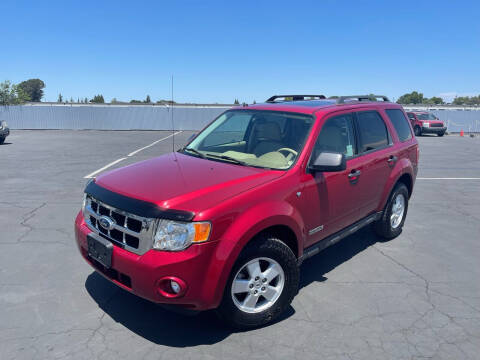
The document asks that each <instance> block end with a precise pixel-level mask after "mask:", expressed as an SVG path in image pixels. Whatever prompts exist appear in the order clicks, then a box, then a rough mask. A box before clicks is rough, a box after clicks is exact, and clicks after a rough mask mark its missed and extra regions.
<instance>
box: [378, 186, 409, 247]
mask: <svg viewBox="0 0 480 360" xmlns="http://www.w3.org/2000/svg"><path fill="white" fill-rule="evenodd" d="M407 210H408V189H407V187H406V186H405V184H404V183H401V182H400V183H397V185H395V188H394V189H393V191H392V194H391V195H390V198H389V199H388V202H387V205H386V206H385V210H384V211H383V214H382V217H381V218H380V220H378V221H376V222H375V223H374V230H375V232H376V233H377V235H378V236H380V237H382V238H384V239H387V240H390V239H393V238H396V237H397V236H398V235H400V234H401V233H402V229H403V224H404V223H405V218H406V217H407Z"/></svg>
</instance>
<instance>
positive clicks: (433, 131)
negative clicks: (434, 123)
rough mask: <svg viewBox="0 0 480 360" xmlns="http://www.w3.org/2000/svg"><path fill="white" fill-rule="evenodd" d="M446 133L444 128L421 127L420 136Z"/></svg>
mask: <svg viewBox="0 0 480 360" xmlns="http://www.w3.org/2000/svg"><path fill="white" fill-rule="evenodd" d="M446 131H447V128H446V127H422V134H441V133H444V132H446Z"/></svg>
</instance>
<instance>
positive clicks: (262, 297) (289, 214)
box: [75, 95, 418, 328]
mask: <svg viewBox="0 0 480 360" xmlns="http://www.w3.org/2000/svg"><path fill="white" fill-rule="evenodd" d="M376 98H379V99H382V101H372V98H371V96H346V97H340V98H338V99H336V100H330V99H325V97H324V96H320V95H317V96H315V95H287V96H274V97H272V98H270V99H269V100H268V101H267V102H266V103H264V104H257V105H253V106H244V107H237V108H233V109H231V110H228V111H226V112H224V113H223V114H222V115H220V116H219V117H218V118H216V119H215V120H214V121H213V122H212V123H210V124H209V125H208V126H207V127H206V128H205V129H203V130H202V131H201V132H200V133H199V134H198V135H196V136H195V137H194V138H193V139H192V140H191V141H190V143H189V144H188V145H187V146H185V147H184V148H182V149H181V150H179V151H178V152H175V153H170V154H166V155H162V156H160V157H158V158H154V159H151V160H146V161H143V162H139V163H136V164H133V165H130V166H127V167H124V168H120V169H116V170H113V171H110V172H108V173H106V174H104V175H101V176H99V177H98V178H97V179H95V180H94V181H91V182H90V183H89V184H88V185H87V187H86V189H85V198H84V203H83V208H82V210H81V211H80V212H79V214H78V216H77V218H76V221H75V233H76V241H77V244H78V248H79V250H80V252H81V254H82V256H83V257H84V258H85V259H86V261H87V262H88V263H89V264H90V265H92V266H93V267H94V268H95V269H96V270H97V271H98V272H100V273H101V274H103V275H104V276H105V277H106V278H107V279H109V280H111V281H112V282H114V283H115V284H117V285H118V286H120V287H121V288H123V289H125V290H127V291H130V292H132V293H134V294H136V295H138V296H141V297H143V298H146V299H148V300H151V301H153V302H157V303H165V304H176V305H178V306H181V307H184V308H187V309H193V310H206V309H213V308H217V311H218V313H219V314H220V315H221V316H222V317H223V318H224V319H226V320H227V321H228V322H229V323H231V324H232V325H234V326H236V327H240V328H249V327H256V326H260V325H263V324H266V323H268V322H270V321H272V320H273V319H275V318H276V317H278V316H279V315H280V314H281V313H282V312H283V311H285V310H286V309H287V307H288V306H289V304H290V303H291V301H292V299H293V297H294V296H295V295H296V293H297V292H298V286H299V265H300V264H301V263H302V261H303V260H305V259H306V258H308V257H311V256H313V255H315V254H317V253H318V252H320V251H321V250H323V249H325V248H326V247H328V246H330V245H332V244H334V243H336V242H338V241H339V240H341V239H342V238H344V237H346V236H348V235H350V234H352V233H354V232H355V231H357V230H358V229H360V228H362V227H363V226H366V225H368V224H373V225H374V226H373V227H374V229H375V231H376V233H377V234H378V235H379V236H381V237H383V238H386V239H391V238H394V237H396V236H398V235H399V234H400V233H401V231H402V227H403V224H404V222H405V218H406V215H407V210H408V200H409V198H410V196H411V194H412V190H413V186H414V183H415V177H416V174H417V166H418V144H417V140H416V138H415V137H414V136H413V133H412V128H411V126H410V123H409V121H408V119H407V117H406V114H405V112H404V111H403V109H402V107H401V106H399V105H397V104H394V103H391V102H389V101H388V99H387V98H386V97H383V96H379V97H376ZM280 99H283V100H280ZM125 311H129V310H128V309H125ZM159 326H162V325H161V324H159Z"/></svg>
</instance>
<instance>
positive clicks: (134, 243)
mask: <svg viewBox="0 0 480 360" xmlns="http://www.w3.org/2000/svg"><path fill="white" fill-rule="evenodd" d="M84 216H85V222H86V224H87V226H88V227H89V228H90V230H92V231H93V232H95V233H97V234H98V235H100V236H101V237H103V238H105V239H107V240H109V241H111V242H112V244H114V245H117V246H120V247H122V248H123V249H125V250H128V251H131V252H133V253H135V254H139V255H142V254H144V253H145V252H147V251H148V250H150V249H151V248H152V243H153V231H154V223H155V222H154V219H151V218H144V217H141V216H138V215H133V214H130V213H128V212H126V211H123V210H120V209H117V208H114V207H113V206H110V205H107V204H105V203H103V202H101V201H99V200H97V199H95V198H94V197H92V196H90V195H86V199H85V209H84ZM102 216H107V217H109V218H110V219H111V220H112V221H113V223H114V225H113V226H112V228H111V229H107V228H104V227H103V226H102V225H101V224H100V221H99V219H100V218H101V217H102Z"/></svg>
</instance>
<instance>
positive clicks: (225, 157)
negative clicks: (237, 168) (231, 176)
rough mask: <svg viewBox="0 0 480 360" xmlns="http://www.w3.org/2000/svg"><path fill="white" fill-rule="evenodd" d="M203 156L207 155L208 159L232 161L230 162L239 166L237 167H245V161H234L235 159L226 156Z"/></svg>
mask: <svg viewBox="0 0 480 360" xmlns="http://www.w3.org/2000/svg"><path fill="white" fill-rule="evenodd" d="M205 155H207V156H208V157H213V158H217V159H224V160H228V161H232V162H234V163H236V164H239V165H244V166H246V165H247V163H246V162H245V161H241V160H238V159H235V158H233V157H230V156H227V155H215V154H205Z"/></svg>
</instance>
